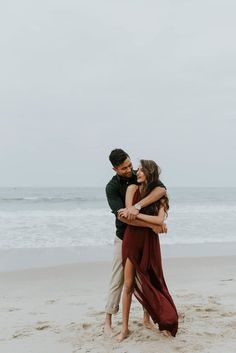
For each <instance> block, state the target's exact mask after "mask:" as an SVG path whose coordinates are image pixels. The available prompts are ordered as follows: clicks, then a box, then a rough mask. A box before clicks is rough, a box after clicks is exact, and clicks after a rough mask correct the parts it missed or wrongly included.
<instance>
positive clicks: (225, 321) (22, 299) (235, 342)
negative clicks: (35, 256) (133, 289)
mask: <svg viewBox="0 0 236 353" xmlns="http://www.w3.org/2000/svg"><path fill="white" fill-rule="evenodd" d="M235 264H236V257H234V256H210V257H192V258H190V257H177V258H175V257H167V258H165V259H164V260H163V265H164V270H165V277H166V281H167V283H168V287H169V290H170V292H171V294H172V296H173V298H174V301H175V303H176V306H177V309H178V312H179V314H180V324H179V331H178V334H177V336H176V338H166V337H164V336H163V335H162V334H160V332H159V331H158V330H157V331H156V332H153V331H150V330H147V329H146V328H144V327H143V325H142V309H141V307H140V305H139V303H138V302H137V301H136V300H135V299H134V300H133V304H132V309H131V317H130V329H131V335H130V336H129V337H128V338H127V339H126V340H125V341H124V342H122V343H120V344H119V343H117V342H116V341H115V339H114V338H105V337H104V335H103V319H104V305H105V300H106V293H107V286H108V281H109V277H110V270H111V262H110V261H105V262H101V261H96V262H90V263H86V262H81V263H78V264H63V265H59V266H54V267H52V266H51V267H44V268H31V269H25V270H17V271H8V272H1V273H0V283H1V294H0V296H1V302H0V312H1V316H0V318H1V319H0V352H3V353H13V352H17V353H52V352H57V353H76V352H81V353H89V352H93V353H102V352H107V353H108V352H119V353H131V352H140V353H154V352H155V353H156V352H161V353H167V352H168V353H169V352H181V353H190V352H201V353H213V352H214V353H218V352H219V353H220V352H225V353H233V352H235V347H236V339H235V330H236V304H235V298H236V273H235V272H236V271H235V269H236V265H235ZM113 322H114V335H115V334H116V333H118V332H119V330H120V327H121V312H119V313H118V314H117V315H116V316H115V317H114V321H113Z"/></svg>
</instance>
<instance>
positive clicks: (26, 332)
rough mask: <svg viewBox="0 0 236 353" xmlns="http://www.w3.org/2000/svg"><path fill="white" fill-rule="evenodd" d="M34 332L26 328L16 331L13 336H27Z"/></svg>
mask: <svg viewBox="0 0 236 353" xmlns="http://www.w3.org/2000/svg"><path fill="white" fill-rule="evenodd" d="M31 334H32V332H31V331H28V330H26V329H24V330H21V331H16V332H15V333H14V334H13V335H12V338H14V339H15V338H23V337H27V336H30V335H31Z"/></svg>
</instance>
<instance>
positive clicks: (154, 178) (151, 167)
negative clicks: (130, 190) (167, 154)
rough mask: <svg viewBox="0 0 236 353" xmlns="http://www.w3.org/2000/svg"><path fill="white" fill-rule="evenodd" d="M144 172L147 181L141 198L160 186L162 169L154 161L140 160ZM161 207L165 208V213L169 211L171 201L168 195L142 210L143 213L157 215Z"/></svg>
mask: <svg viewBox="0 0 236 353" xmlns="http://www.w3.org/2000/svg"><path fill="white" fill-rule="evenodd" d="M140 164H141V168H142V171H143V173H144V175H145V177H146V179H147V182H146V184H145V185H144V187H143V189H142V191H141V197H142V198H144V197H145V196H147V195H148V194H150V192H151V191H152V190H153V189H154V188H155V187H156V186H159V175H160V172H161V170H160V167H159V166H158V165H157V164H156V162H154V161H152V160H146V159H141V160H140ZM160 206H163V207H164V210H165V213H166V215H167V212H168V210H169V199H168V196H167V195H164V196H163V197H162V198H161V199H160V200H157V201H156V202H154V203H152V204H151V205H149V206H147V207H144V208H143V209H142V212H143V213H146V214H152V215H156V214H158V212H159V209H160Z"/></svg>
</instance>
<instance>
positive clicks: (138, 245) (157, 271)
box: [122, 190, 178, 336]
mask: <svg viewBox="0 0 236 353" xmlns="http://www.w3.org/2000/svg"><path fill="white" fill-rule="evenodd" d="M139 200H140V193H139V190H137V191H136V193H135V195H134V200H133V203H136V202H138V201H139ZM122 257H123V266H125V263H126V260H127V258H129V259H130V261H131V262H132V263H133V265H134V267H135V269H136V274H135V283H134V295H135V297H136V298H137V299H138V301H139V302H140V303H141V304H142V305H143V307H144V308H145V309H146V310H147V311H148V313H149V314H150V316H151V318H152V320H153V322H154V323H157V324H158V326H159V329H160V330H161V331H162V330H168V331H170V332H171V334H172V336H175V335H176V332H177V330H178V314H177V310H176V308H175V304H174V302H173V300H172V298H171V296H170V293H169V291H168V288H167V286H166V283H165V279H164V275H163V271H162V261H161V250H160V243H159V236H158V235H157V234H155V233H154V232H153V231H152V229H151V228H141V227H134V226H130V225H128V226H127V227H126V231H125V234H124V239H123V245H122Z"/></svg>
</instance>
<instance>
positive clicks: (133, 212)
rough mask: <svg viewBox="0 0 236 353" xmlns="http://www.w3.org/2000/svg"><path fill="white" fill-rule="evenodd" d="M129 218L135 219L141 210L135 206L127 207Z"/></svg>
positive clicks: (130, 219)
mask: <svg viewBox="0 0 236 353" xmlns="http://www.w3.org/2000/svg"><path fill="white" fill-rule="evenodd" d="M126 209H127V214H128V216H127V217H128V220H129V221H133V220H134V219H135V218H136V216H137V215H138V214H139V210H137V209H136V208H135V207H134V206H130V207H127V208H126Z"/></svg>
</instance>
